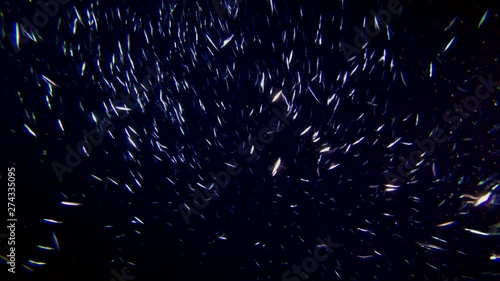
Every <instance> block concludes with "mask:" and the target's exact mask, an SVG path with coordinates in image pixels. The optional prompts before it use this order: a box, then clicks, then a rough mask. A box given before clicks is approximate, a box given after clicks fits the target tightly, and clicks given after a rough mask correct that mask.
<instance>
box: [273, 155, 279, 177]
mask: <svg viewBox="0 0 500 281" xmlns="http://www.w3.org/2000/svg"><path fill="white" fill-rule="evenodd" d="M280 164H281V157H280V158H278V161H276V163H275V164H274V167H273V172H272V175H273V177H274V176H275V175H276V173H277V172H278V168H279V167H280Z"/></svg>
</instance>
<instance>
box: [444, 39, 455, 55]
mask: <svg viewBox="0 0 500 281" xmlns="http://www.w3.org/2000/svg"><path fill="white" fill-rule="evenodd" d="M455 38H456V36H455V37H453V38H452V39H451V40H450V42H449V43H448V45H446V47H445V48H444V51H443V53H444V52H446V50H448V49H449V48H450V47H451V45H452V44H453V42H455Z"/></svg>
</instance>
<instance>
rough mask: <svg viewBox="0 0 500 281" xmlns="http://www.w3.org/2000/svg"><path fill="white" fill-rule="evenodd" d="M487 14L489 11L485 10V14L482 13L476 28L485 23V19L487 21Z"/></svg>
mask: <svg viewBox="0 0 500 281" xmlns="http://www.w3.org/2000/svg"><path fill="white" fill-rule="evenodd" d="M489 12H490V10H486V12H485V13H484V15H483V17H482V18H481V21H479V24H478V25H477V28H481V26H482V25H483V23H484V22H485V21H486V19H488V14H489Z"/></svg>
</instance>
